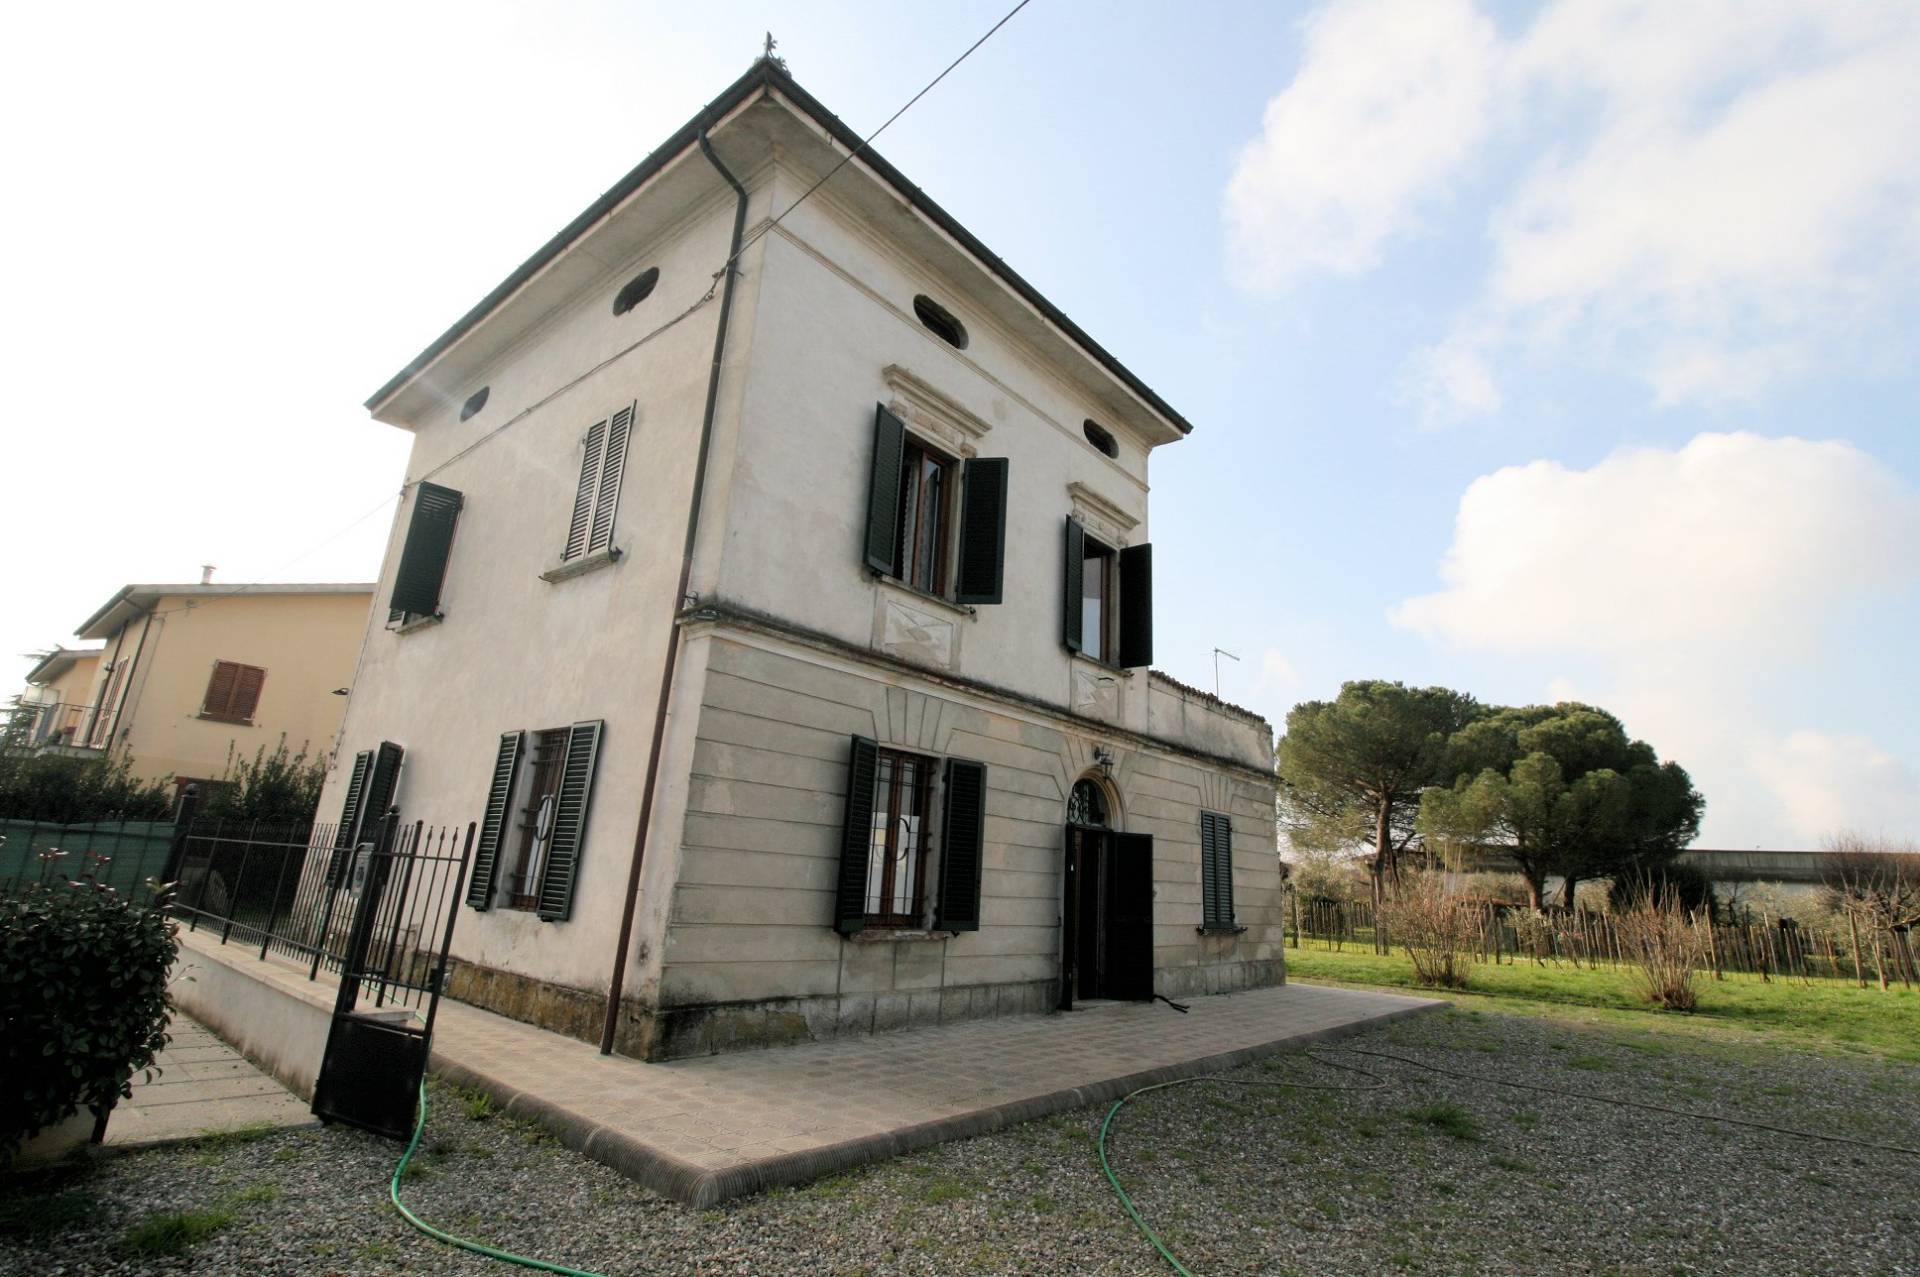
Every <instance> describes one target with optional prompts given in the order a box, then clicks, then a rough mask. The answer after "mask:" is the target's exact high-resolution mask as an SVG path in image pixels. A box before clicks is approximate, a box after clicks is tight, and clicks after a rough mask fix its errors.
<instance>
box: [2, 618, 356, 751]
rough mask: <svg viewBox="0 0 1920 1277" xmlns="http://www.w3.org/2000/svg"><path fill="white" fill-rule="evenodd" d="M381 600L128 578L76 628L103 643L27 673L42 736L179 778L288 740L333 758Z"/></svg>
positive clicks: (45, 661) (62, 654) (65, 652)
mask: <svg viewBox="0 0 1920 1277" xmlns="http://www.w3.org/2000/svg"><path fill="white" fill-rule="evenodd" d="M372 599H373V586H372V585H371V584H226V583H222V584H218V585H214V584H201V585H128V586H124V587H122V588H121V589H120V590H119V591H117V592H116V593H115V594H114V595H113V597H112V598H110V599H108V600H107V601H106V602H105V603H104V604H102V605H101V607H100V608H99V610H98V611H96V612H94V614H93V615H92V616H89V617H88V618H87V619H86V620H85V621H83V622H81V624H80V627H79V629H78V630H76V631H75V633H76V635H77V636H78V637H80V638H81V639H83V640H88V641H91V642H97V643H99V644H100V647H98V648H97V649H91V650H74V649H56V651H55V652H53V653H50V654H49V655H48V656H47V657H45V658H42V660H41V662H40V664H38V665H36V666H35V667H34V670H33V673H32V674H30V675H29V678H28V681H29V683H30V684H33V685H34V687H35V688H36V689H37V695H36V696H35V698H34V699H35V700H36V701H37V702H38V704H39V705H40V706H41V707H42V708H41V709H40V711H39V713H40V716H41V717H42V719H43V721H45V722H48V723H50V724H53V725H54V726H55V731H54V733H52V734H49V735H48V736H47V737H46V739H44V740H42V741H40V742H37V743H40V744H42V745H43V747H58V748H62V749H63V750H65V751H67V752H84V753H88V754H93V753H102V754H109V755H113V756H116V757H121V756H124V757H126V758H127V759H129V760H130V762H131V766H132V770H133V773H134V774H135V775H137V776H142V777H147V778H156V779H157V778H169V777H170V778H172V779H173V780H174V781H175V782H176V783H178V784H185V783H187V782H189V781H204V780H215V779H218V778H219V777H220V776H221V775H222V774H223V773H224V772H225V771H226V769H227V765H228V760H229V759H230V758H231V757H233V756H235V755H238V756H241V757H246V758H251V757H252V756H253V755H254V753H255V751H257V750H258V749H260V748H261V747H262V746H264V747H265V748H266V750H267V752H268V753H272V752H273V749H274V747H275V746H276V745H277V744H279V743H280V741H281V740H282V739H284V740H285V741H286V744H287V748H288V749H290V750H299V749H300V748H301V747H302V746H305V747H306V749H307V752H308V753H309V754H310V755H319V756H324V755H326V754H327V753H328V752H329V751H330V750H331V749H332V748H333V745H334V737H335V735H336V734H337V733H338V732H339V730H340V721H341V718H342V716H343V715H344V714H345V712H346V705H347V697H346V692H347V690H348V689H349V686H350V684H351V683H352V682H353V671H354V665H355V662H356V661H357V660H358V659H359V653H360V644H361V640H362V638H363V637H364V635H365V632H366V626H367V610H368V608H369V607H370V606H371V604H372ZM49 692H51V693H52V695H51V696H49V694H48V693H49Z"/></svg>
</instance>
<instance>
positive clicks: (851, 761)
mask: <svg viewBox="0 0 1920 1277" xmlns="http://www.w3.org/2000/svg"><path fill="white" fill-rule="evenodd" d="M879 772H880V746H879V745H878V744H877V743H876V742H874V741H870V740H868V739H867V738H866V737H864V736H855V737H854V738H853V749H852V751H851V753H850V754H849V755H848V758H847V811H846V816H845V818H844V820H843V821H842V822H841V825H840V878H839V882H838V884H837V886H836V889H835V891H834V896H833V927H834V930H836V931H838V932H839V933H840V934H841V935H843V936H850V935H852V934H853V933H854V932H856V931H860V930H864V929H865V927H866V925H867V855H868V853H869V851H870V850H871V848H872V846H873V788H874V782H875V780H876V779H877V778H878V776H879Z"/></svg>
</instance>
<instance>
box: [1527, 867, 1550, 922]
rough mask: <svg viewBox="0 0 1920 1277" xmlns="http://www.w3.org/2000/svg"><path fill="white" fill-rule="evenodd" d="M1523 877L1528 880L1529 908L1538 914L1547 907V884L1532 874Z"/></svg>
mask: <svg viewBox="0 0 1920 1277" xmlns="http://www.w3.org/2000/svg"><path fill="white" fill-rule="evenodd" d="M1521 876H1522V877H1523V878H1525V879H1526V880H1527V907H1528V908H1530V909H1532V910H1533V911H1534V912H1535V913H1538V912H1540V911H1541V910H1542V909H1544V908H1546V907H1547V901H1546V882H1545V880H1544V879H1541V878H1538V877H1535V876H1534V875H1533V874H1531V873H1523V874H1522V875H1521Z"/></svg>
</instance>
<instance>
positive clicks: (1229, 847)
mask: <svg viewBox="0 0 1920 1277" xmlns="http://www.w3.org/2000/svg"><path fill="white" fill-rule="evenodd" d="M1200 880H1201V885H1200V895H1201V920H1202V922H1203V924H1204V925H1206V926H1209V927H1231V926H1232V925H1233V821H1231V820H1230V819H1228V818H1227V817H1225V816H1223V815H1220V814H1219V813H1217V812H1211V811H1203V812H1201V813H1200Z"/></svg>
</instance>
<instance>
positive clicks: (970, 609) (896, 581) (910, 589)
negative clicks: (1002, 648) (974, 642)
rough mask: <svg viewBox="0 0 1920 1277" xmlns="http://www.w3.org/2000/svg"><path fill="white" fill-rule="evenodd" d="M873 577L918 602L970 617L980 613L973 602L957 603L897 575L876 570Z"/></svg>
mask: <svg viewBox="0 0 1920 1277" xmlns="http://www.w3.org/2000/svg"><path fill="white" fill-rule="evenodd" d="M868 570H869V571H872V569H868ZM873 579H874V580H875V581H877V582H879V583H880V584H881V585H883V586H885V587H886V588H887V589H889V590H892V591H894V592H896V593H899V594H904V595H906V596H907V597H908V598H910V599H913V600H915V601H916V602H920V603H931V604H933V606H935V607H937V608H944V609H946V610H947V611H949V612H953V613H955V614H956V615H959V616H964V617H968V618H970V619H971V618H973V617H977V616H979V615H980V613H979V610H978V609H976V608H975V607H974V606H973V605H972V604H971V603H955V602H954V601H953V600H952V599H949V598H946V597H944V596H942V595H938V594H929V593H927V592H926V591H925V590H922V589H918V588H916V587H914V586H911V585H908V584H907V583H906V582H905V581H902V580H901V579H900V578H899V577H897V576H884V575H882V574H881V573H879V572H874V573H873Z"/></svg>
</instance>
